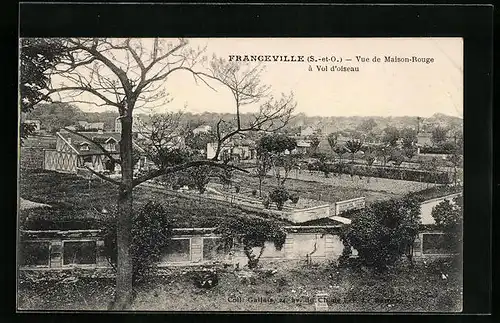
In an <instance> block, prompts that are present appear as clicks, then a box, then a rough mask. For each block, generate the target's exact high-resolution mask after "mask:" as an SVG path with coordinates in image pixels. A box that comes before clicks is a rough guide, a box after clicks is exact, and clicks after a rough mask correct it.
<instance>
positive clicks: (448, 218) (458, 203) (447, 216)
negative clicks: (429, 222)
mask: <svg viewBox="0 0 500 323" xmlns="http://www.w3.org/2000/svg"><path fill="white" fill-rule="evenodd" d="M431 214H432V217H433V218H434V220H435V221H436V228H438V229H440V230H443V231H444V232H445V233H446V237H447V238H448V240H447V245H449V246H450V247H451V249H452V250H460V243H461V241H462V225H463V197H462V195H459V196H457V197H455V198H454V199H453V202H450V201H449V200H444V201H442V202H441V203H439V204H438V205H436V206H435V207H434V208H433V209H432V213H431Z"/></svg>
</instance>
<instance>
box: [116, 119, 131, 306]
mask: <svg viewBox="0 0 500 323" xmlns="http://www.w3.org/2000/svg"><path fill="white" fill-rule="evenodd" d="M121 121H122V134H121V141H120V155H121V161H122V165H121V171H122V179H121V185H120V192H119V196H118V219H117V221H118V223H117V230H116V234H117V237H116V238H117V240H116V242H117V247H118V248H117V249H118V262H117V265H118V266H117V267H118V271H117V274H116V288H115V300H114V304H113V306H112V309H114V310H125V309H129V308H130V307H131V305H132V290H133V286H132V273H133V263H132V255H131V252H130V251H131V250H130V247H131V243H132V234H131V231H132V212H133V209H132V188H133V187H132V180H133V164H132V116H127V117H124V118H122V119H121Z"/></svg>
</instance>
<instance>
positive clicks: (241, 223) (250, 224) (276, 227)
mask: <svg viewBox="0 0 500 323" xmlns="http://www.w3.org/2000/svg"><path fill="white" fill-rule="evenodd" d="M218 232H219V233H222V237H223V239H225V240H226V241H227V240H233V241H236V242H238V243H241V244H242V245H243V251H244V253H245V255H246V256H247V258H248V267H249V268H250V269H253V268H255V267H257V265H258V262H259V259H260V257H261V256H262V253H263V252H264V248H265V242H266V241H270V242H273V243H274V246H275V247H276V249H278V250H281V248H282V247H283V245H284V244H285V239H286V233H285V231H284V230H283V228H282V227H281V225H280V224H279V223H278V222H276V221H274V220H264V219H260V218H241V219H237V220H236V219H234V220H232V221H230V222H227V223H226V224H225V225H223V226H221V227H220V228H219V229H218ZM255 247H260V248H261V249H260V253H259V254H258V255H255V254H253V250H252V249H253V248H255Z"/></svg>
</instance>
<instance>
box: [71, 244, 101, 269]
mask: <svg viewBox="0 0 500 323" xmlns="http://www.w3.org/2000/svg"><path fill="white" fill-rule="evenodd" d="M96 254H97V246H96V242H95V241H63V265H92V264H95V263H96V261H97V256H96Z"/></svg>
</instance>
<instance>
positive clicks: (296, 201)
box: [290, 194, 299, 204]
mask: <svg viewBox="0 0 500 323" xmlns="http://www.w3.org/2000/svg"><path fill="white" fill-rule="evenodd" d="M290 200H291V201H292V203H293V204H297V203H298V202H299V196H298V195H297V194H292V195H291V196H290Z"/></svg>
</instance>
